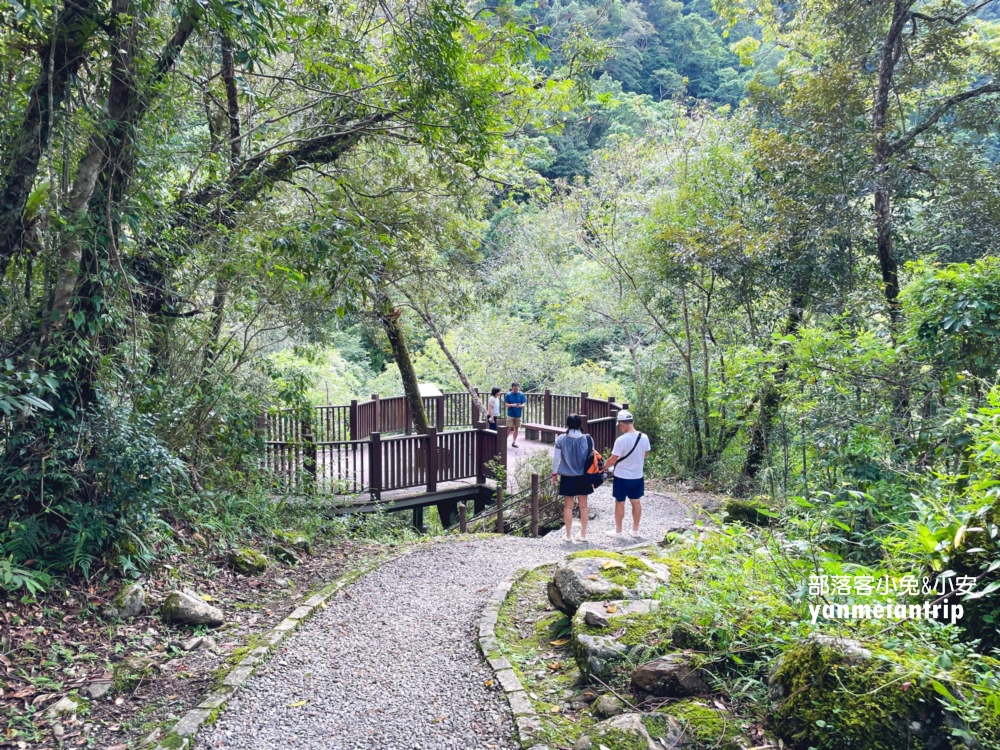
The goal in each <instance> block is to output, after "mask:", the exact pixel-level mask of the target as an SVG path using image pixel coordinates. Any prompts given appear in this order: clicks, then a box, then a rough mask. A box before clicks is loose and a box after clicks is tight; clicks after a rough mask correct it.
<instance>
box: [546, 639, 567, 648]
mask: <svg viewBox="0 0 1000 750" xmlns="http://www.w3.org/2000/svg"><path fill="white" fill-rule="evenodd" d="M567 643H569V638H560V639H559V640H557V641H549V645H550V646H565V645H566V644H567Z"/></svg>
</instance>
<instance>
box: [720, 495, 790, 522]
mask: <svg viewBox="0 0 1000 750" xmlns="http://www.w3.org/2000/svg"><path fill="white" fill-rule="evenodd" d="M769 503H770V498H768V497H767V496H766V495H760V496H758V497H755V498H753V499H752V500H737V499H736V498H735V497H731V498H729V499H728V500H726V502H725V503H723V505H722V509H723V510H724V511H725V512H726V520H727V521H730V522H731V521H739V522H740V523H743V524H747V525H748V526H770V525H771V524H773V523H775V522H777V520H778V518H779V514H778V511H777V510H775V509H774V508H772V507H770V505H769Z"/></svg>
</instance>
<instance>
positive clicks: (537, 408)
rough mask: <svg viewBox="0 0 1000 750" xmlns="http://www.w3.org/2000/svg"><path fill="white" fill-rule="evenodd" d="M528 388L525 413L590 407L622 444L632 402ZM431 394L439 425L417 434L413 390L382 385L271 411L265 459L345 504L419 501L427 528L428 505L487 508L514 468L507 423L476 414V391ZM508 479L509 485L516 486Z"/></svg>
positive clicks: (362, 507) (402, 505)
mask: <svg viewBox="0 0 1000 750" xmlns="http://www.w3.org/2000/svg"><path fill="white" fill-rule="evenodd" d="M477 394H478V391H477ZM526 396H527V403H526V404H525V406H524V409H525V410H524V417H523V421H524V422H525V423H534V424H539V425H549V426H553V427H561V426H562V425H564V424H565V422H566V417H567V416H568V415H570V414H572V413H577V414H580V415H581V416H582V417H583V418H584V419H583V425H584V426H583V429H584V431H585V432H588V433H589V434H590V435H592V436H593V438H594V444H595V447H596V448H597V450H599V451H601V452H606V451H607V450H609V449H610V448H611V446H612V445H613V444H614V440H615V437H616V436H617V430H618V428H617V422H616V415H617V413H618V410H619V409H621V408H624V407H625V406H626V405H619V404H616V403H615V400H614V399H613V398H611V399H607V400H604V399H595V398H590V397H589V395H588V394H587V393H581V394H579V395H572V396H571V395H561V394H554V393H552V392H551V391H549V390H546V391H544V392H542V393H528V394H526ZM485 399H486V395H485V394H483V395H482V396H481V400H484V401H485ZM423 402H424V412H425V414H426V415H427V418H428V422H429V423H430V424H431V425H433V426H429V427H428V430H427V434H425V435H420V434H414V427H413V419H412V415H411V414H410V409H409V406H408V404H407V403H406V399H405V398H404V397H403V396H393V397H390V398H381V397H380V396H379V395H378V394H372V396H371V398H370V399H369V400H368V401H364V402H359V401H356V400H355V401H351V403H350V404H345V405H335V406H317V407H312V408H309V409H304V410H277V411H273V412H270V413H267V414H262V415H261V417H260V420H259V425H258V426H259V428H260V430H261V431H262V433H263V434H264V438H265V454H264V467H265V469H266V470H267V472H268V474H269V475H270V477H271V483H272V491H273V492H275V494H279V495H298V496H313V497H316V496H325V497H328V498H332V499H335V502H334V503H332V511H333V512H336V513H357V512H371V511H375V510H388V511H399V510H406V509H410V508H412V509H413V510H414V523H415V524H416V525H417V526H418V528H419V527H420V526H422V509H423V508H424V507H426V506H427V505H437V506H438V508H439V510H440V511H441V512H442V518H447V517H448V516H450V515H455V512H454V511H449V510H448V508H449V506H450V507H451V508H453V509H454V508H456V507H457V505H458V504H459V503H462V502H464V501H467V500H470V499H471V500H474V501H475V512H476V513H477V514H479V513H482V512H483V511H484V509H485V508H486V506H487V504H489V503H490V502H491V501H493V500H495V499H496V495H497V494H498V493H497V492H496V490H497V489H498V488H497V486H496V481H495V480H496V478H497V476H498V475H504V476H506V474H507V428H506V426H505V425H504V424H503V421H502V420H501V424H500V426H499V427H498V429H497V430H495V431H494V430H489V429H487V427H486V422H484V421H480V420H478V419H477V418H476V417H477V416H478V415H477V414H476V413H475V412H476V406H475V402H474V401H473V399H472V396H471V395H470V394H469V393H468V392H466V391H460V392H456V393H444V394H441V395H440V396H430V397H425V398H424V399H423ZM428 446H434V449H433V450H428ZM499 489H500V490H501V495H502V491H503V490H506V489H507V487H503V488H499ZM522 494H523V493H522Z"/></svg>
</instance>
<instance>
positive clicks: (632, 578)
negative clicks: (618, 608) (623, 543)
mask: <svg viewBox="0 0 1000 750" xmlns="http://www.w3.org/2000/svg"><path fill="white" fill-rule="evenodd" d="M669 579H670V570H669V569H668V568H667V567H666V566H664V565H660V564H658V563H652V562H647V561H645V560H643V559H641V558H639V557H636V556H634V555H620V554H618V553H616V552H606V551H604V550H586V551H584V552H578V553H576V554H573V555H570V556H569V557H568V558H567V560H566V562H564V563H563V564H562V565H560V566H559V567H558V568H557V569H556V572H555V575H554V576H553V577H552V581H551V582H550V583H549V599H550V601H551V602H552V604H553V605H554V606H555V607H556V608H557V609H560V610H562V611H563V612H565V613H566V614H568V615H572V614H573V613H575V612H576V610H577V609H578V608H579V606H580V605H581V604H583V603H584V602H595V601H607V600H612V599H646V598H649V597H650V596H652V595H653V594H654V593H655V592H656V590H657V589H658V588H659V587H660V586H662V585H664V584H666V582H667V581H668V580H669Z"/></svg>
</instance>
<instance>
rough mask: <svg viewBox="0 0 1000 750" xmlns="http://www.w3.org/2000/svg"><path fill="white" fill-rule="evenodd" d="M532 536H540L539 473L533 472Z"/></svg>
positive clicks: (535, 537)
mask: <svg viewBox="0 0 1000 750" xmlns="http://www.w3.org/2000/svg"><path fill="white" fill-rule="evenodd" d="M531 538H532V539H537V538H538V474H537V473H535V472H531Z"/></svg>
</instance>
